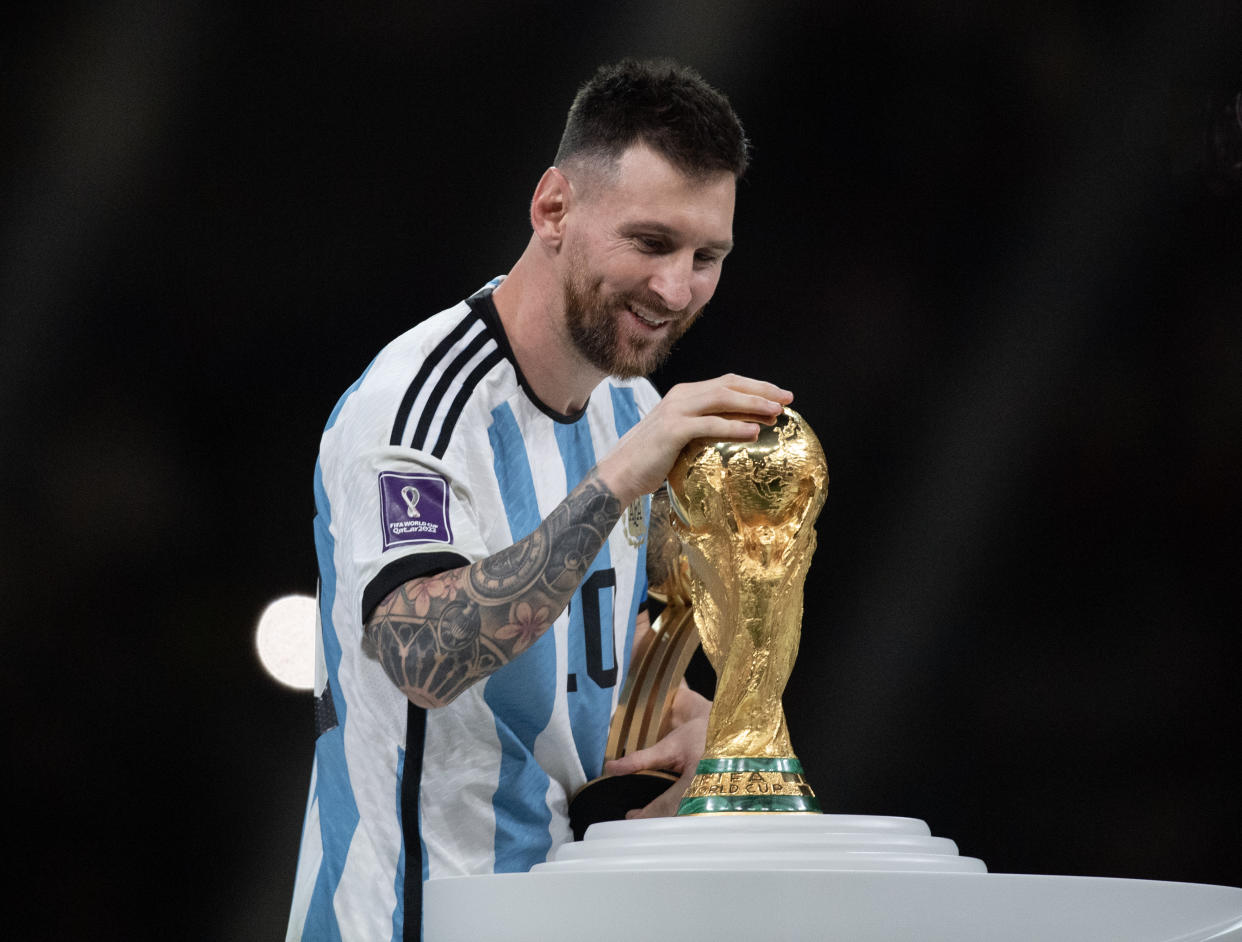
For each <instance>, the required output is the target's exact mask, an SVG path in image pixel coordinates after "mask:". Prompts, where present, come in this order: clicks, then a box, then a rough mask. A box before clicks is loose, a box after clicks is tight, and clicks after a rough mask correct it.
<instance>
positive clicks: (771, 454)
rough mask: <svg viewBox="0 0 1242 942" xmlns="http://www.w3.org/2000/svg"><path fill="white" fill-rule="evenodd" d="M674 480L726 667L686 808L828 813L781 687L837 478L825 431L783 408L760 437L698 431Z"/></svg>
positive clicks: (704, 612)
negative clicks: (706, 438)
mask: <svg viewBox="0 0 1242 942" xmlns="http://www.w3.org/2000/svg"><path fill="white" fill-rule="evenodd" d="M668 489H669V496H670V502H671V504H672V508H673V526H674V529H675V530H676V532H677V534H678V536H679V537H680V538H681V541H682V546H683V550H684V552H685V555H686V558H687V560H688V562H689V592H690V598H691V603H692V604H691V610H692V612H693V618H694V623H695V626H696V627H697V628H698V633H699V639H700V642H701V644H702V646H703V650H704V653H705V654H706V655H707V658H708V660H709V661H710V662H711V665H712V668H713V669H714V670H715V672H716V695H715V699H714V702H713V704H712V709H711V714H710V716H709V718H708V726H707V746H706V749H705V750H704V753H703V757H702V760H701V761H700V762H699V764H698V767H697V769H696V770H695V772H696V774H695V777H694V780H693V781H692V783H691V785H690V787H689V788H688V789H687V791H686V794H685V796H684V797H683V798H682V801H681V805H680V807H679V808H678V811H677V813H678V814H679V815H696V814H718V813H732V814H737V813H748V812H795V813H803V814H818V813H819V812H820V807H819V802H818V801H817V800H816V798H815V793H814V791H813V790H812V789H811V786H810V785H808V784H807V782H806V779H805V778H804V777H803V772H802V763H801V762H799V760H798V758H797V757H796V756H795V755H794V751H793V747H792V746H791V745H790V741H789V730H788V727H787V725H786V722H785V711H784V708H783V706H782V703H781V697H782V695H783V693H784V691H785V685H786V683H787V682H788V680H789V675H790V673H791V672H792V670H793V664H794V659H795V657H796V656H797V653H798V641H799V638H800V635H801V629H802V590H803V585H804V584H805V582H806V574H807V570H808V569H809V568H810V565H811V555H812V554H813V553H814V551H815V527H814V524H815V520H816V518H817V517H818V516H819V512H820V509H821V508H822V507H823V505H824V499H825V498H826V496H827V490H828V465H827V462H826V460H825V459H824V452H823V449H822V448H821V447H820V444H819V440H818V439H817V438H816V437H815V434H814V433H813V432H812V431H811V429H810V427H809V426H808V425H807V424H806V422H805V421H804V420H803V419H802V417H801V416H800V415H798V413H796V412H794V411H793V410H792V409H785V410H784V412H783V413H782V414H781V415H780V416H778V417H777V420H776V422H775V423H774V424H773V425H771V426H760V432H759V437H758V439H757V440H756V441H754V442H717V443H708V444H704V443H692V444H691V445H690V446H688V447H687V448H686V449H685V450H684V451H683V452H682V453H681V455H680V456H679V457H678V459H677V461H676V463H675V464H674V465H673V468H672V470H671V471H670V473H669V478H668Z"/></svg>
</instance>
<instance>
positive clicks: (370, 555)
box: [319, 397, 487, 624]
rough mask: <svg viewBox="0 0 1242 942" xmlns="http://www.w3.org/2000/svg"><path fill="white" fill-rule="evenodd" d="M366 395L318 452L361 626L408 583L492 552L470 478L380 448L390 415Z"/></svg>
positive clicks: (338, 565)
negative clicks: (375, 412)
mask: <svg viewBox="0 0 1242 942" xmlns="http://www.w3.org/2000/svg"><path fill="white" fill-rule="evenodd" d="M367 398H369V397H359V399H358V400H357V402H356V404H355V403H349V404H347V408H346V409H343V410H342V412H341V415H340V416H339V419H338V421H337V422H336V424H335V425H334V426H333V428H331V429H330V430H329V431H328V432H326V433H325V435H324V441H323V443H322V445H321V450H320V463H321V473H322V475H323V482H322V483H323V487H322V495H321V506H320V507H319V514H320V516H321V517H322V516H324V515H325V511H326V513H327V514H328V516H329V518H330V521H331V522H330V531H331V534H332V537H333V539H334V541H335V547H334V552H333V556H334V562H335V569H336V576H337V580H338V586H339V588H340V589H342V590H344V591H345V592H346V593H348V597H349V601H350V605H351V607H352V610H353V612H354V613H355V617H357V618H359V619H360V624H365V623H366V619H367V617H368V616H369V615H370V614H371V613H372V612H373V611H374V609H375V606H376V605H377V604H379V602H381V601H382V600H383V599H384V597H385V596H386V595H388V593H390V592H391V591H392V590H393V589H395V588H397V587H398V586H400V585H401V584H402V583H405V582H408V581H409V580H410V579H415V578H417V577H419V576H427V575H433V574H435V573H437V572H443V571H445V570H447V569H454V568H457V567H459V566H464V565H468V564H469V563H472V562H474V561H476V560H478V559H482V558H483V557H484V556H486V555H487V553H486V550H485V546H484V543H483V540H482V538H481V536H480V528H479V525H478V518H477V510H476V508H475V502H474V499H473V496H472V495H471V493H470V489H469V486H468V484H467V482H466V475H465V474H464V473H459V472H457V471H455V470H454V469H453V468H452V467H450V466H449V465H448V464H446V463H445V462H443V461H441V460H440V459H438V458H435V457H433V456H432V455H430V454H428V453H426V452H422V451H417V450H415V449H411V448H406V447H402V446H394V445H388V444H383V445H376V439H377V438H379V437H380V436H379V435H377V434H376V432H377V431H379V430H382V424H383V423H384V422H386V421H388V418H387V414H386V413H383V412H381V413H380V414H379V417H378V418H373V417H372V415H371V414H370V413H369V412H368V411H367V410H366V400H367ZM348 406H353V408H348ZM372 426H375V427H372ZM322 505H326V508H325V506H322Z"/></svg>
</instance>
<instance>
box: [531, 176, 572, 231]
mask: <svg viewBox="0 0 1242 942" xmlns="http://www.w3.org/2000/svg"><path fill="white" fill-rule="evenodd" d="M572 201H573V188H572V187H571V185H570V183H569V180H568V178H566V176H565V174H563V173H561V172H560V171H559V170H557V169H556V168H555V167H549V168H548V169H547V170H545V171H544V172H543V176H542V177H540V178H539V185H538V186H536V187H535V195H534V197H533V198H532V199H531V201H530V225H531V228H532V229H534V231H535V235H536V236H538V237H539V239H540V240H541V241H542V242H543V243H544V244H545V245H547V246H548V247H549V248H552V249H557V248H560V245H561V241H562V240H563V239H564V234H565V215H566V213H568V212H569V206H570V203H571V202H572Z"/></svg>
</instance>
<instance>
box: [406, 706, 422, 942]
mask: <svg viewBox="0 0 1242 942" xmlns="http://www.w3.org/2000/svg"><path fill="white" fill-rule="evenodd" d="M405 715H406V719H405V765H404V767H403V768H402V770H401V840H402V841H403V842H404V844H405V887H404V895H403V898H402V904H401V906H402V908H401V938H402V942H421V940H422V929H423V842H422V836H421V834H420V833H419V827H418V818H419V814H418V790H419V786H420V785H421V784H422V780H423V743H424V742H425V740H426V736H427V711H426V710H424V709H423V708H422V707H420V706H416V705H415V704H413V703H411V704H410V705H409V707H408V708H407V709H406V711H405Z"/></svg>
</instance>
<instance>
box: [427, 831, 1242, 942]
mask: <svg viewBox="0 0 1242 942" xmlns="http://www.w3.org/2000/svg"><path fill="white" fill-rule="evenodd" d="M653 934H654V935H656V936H658V937H659V938H668V939H677V940H679V942H686V940H697V939H714V938H729V939H752V938H753V939H765V940H781V942H784V940H802V939H807V940H816V942H820V940H840V942H976V940H977V942H1106V940H1116V942H1208V940H1211V942H1242V889H1237V888H1234V887H1221V886H1206V885H1202V884H1194V883H1165V882H1157V881H1151V880H1119V879H1106V878H1095V877H1061V876H1034V875H1024V874H996V873H988V872H987V868H986V867H985V866H984V864H983V862H982V861H980V860H976V859H974V858H971V857H960V856H958V853H957V847H956V845H955V844H954V843H953V842H952V841H950V840H946V839H944V838H936V837H932V836H931V835H930V831H929V830H928V828H927V825H926V824H924V823H923V822H922V821H917V820H914V819H912V818H889V817H872V816H860V815H794V814H771V815H740V816H733V815H720V816H702V817H688V818H659V819H653V820H647V821H611V822H608V823H605V824H597V825H595V826H593V827H592V828H591V829H590V830H589V831H588V832H587V835H586V840H584V841H582V842H580V843H574V844H566V845H564V846H563V847H561V848H560V849H559V850H558V852H557V853H556V854H555V856H554V858H553V859H552V860H551V861H549V862H548V863H545V864H540V865H539V866H537V867H535V868H534V869H533V870H532V871H531V872H530V873H515V874H495V875H489V876H475V877H450V878H447V879H440V880H431V881H429V882H428V884H427V886H426V888H425V890H424V939H425V942H454V940H463V942H466V940H468V942H477V940H483V939H486V940H489V942H561V940H564V942H614V940H615V942H635V940H636V939H638V938H641V937H647V938H650V937H651V936H652V935H653Z"/></svg>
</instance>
